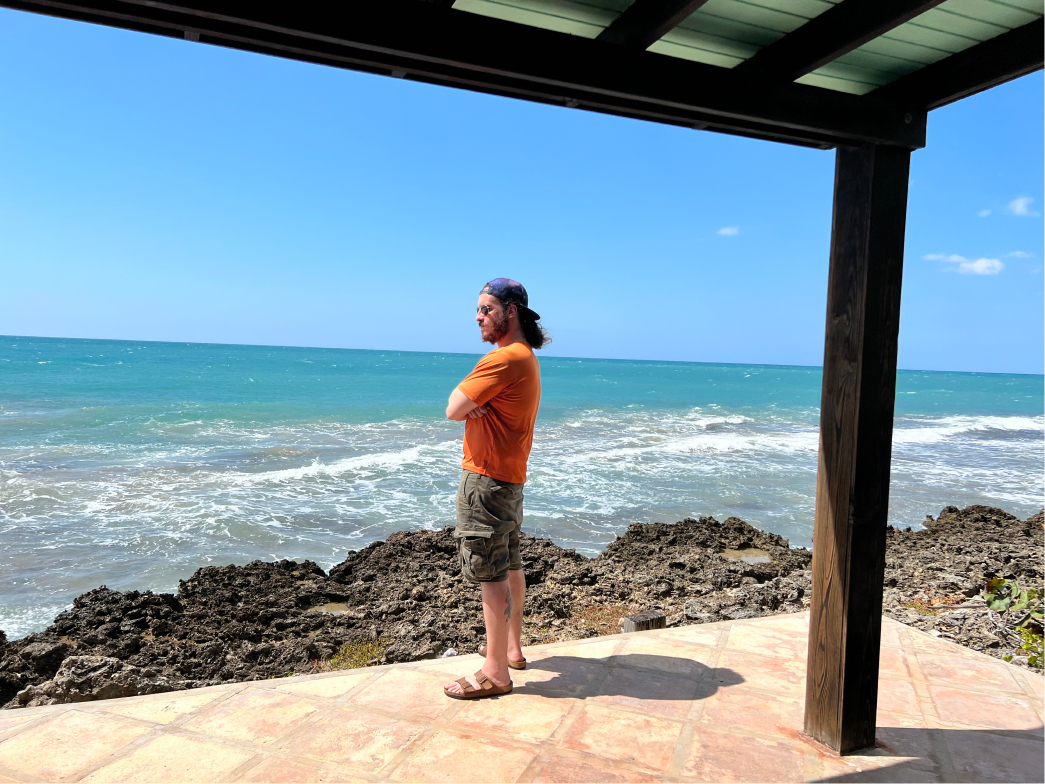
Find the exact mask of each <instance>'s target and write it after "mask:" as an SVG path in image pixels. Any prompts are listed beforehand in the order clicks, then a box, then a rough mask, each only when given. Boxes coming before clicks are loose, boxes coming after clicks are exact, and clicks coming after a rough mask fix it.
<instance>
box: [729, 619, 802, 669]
mask: <svg viewBox="0 0 1045 784" xmlns="http://www.w3.org/2000/svg"><path fill="white" fill-rule="evenodd" d="M806 645H807V638H806V634H805V633H804V632H799V631H791V630H789V629H779V628H778V629H773V628H772V627H769V628H764V627H762V626H760V625H755V624H742V623H735V624H733V628H732V629H730V630H729V638H728V639H727V640H726V648H727V650H738V651H748V652H749V653H755V654H758V655H760V656H784V657H787V658H789V659H793V658H797V659H801V660H803V661H804V660H805V656H806Z"/></svg>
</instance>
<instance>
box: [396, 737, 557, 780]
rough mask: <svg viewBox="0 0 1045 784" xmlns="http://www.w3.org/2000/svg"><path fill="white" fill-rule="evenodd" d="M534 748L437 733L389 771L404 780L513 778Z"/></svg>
mask: <svg viewBox="0 0 1045 784" xmlns="http://www.w3.org/2000/svg"><path fill="white" fill-rule="evenodd" d="M536 756H537V749H536V748H535V747H528V746H515V745H510V744H507V743H504V742H502V741H498V740H495V739H491V738H489V737H478V736H474V735H469V734H467V733H459V732H450V731H448V730H443V731H441V732H437V733H436V734H435V735H433V736H432V737H431V738H429V739H428V741H427V742H425V743H424V745H422V746H421V747H420V748H419V749H418V750H417V751H415V752H414V753H413V754H412V755H411V756H410V757H408V758H407V759H406V760H405V761H404V762H403V763H402V764H401V765H399V767H397V768H396V769H395V770H394V771H393V772H392V778H393V779H394V780H396V781H404V782H447V784H449V783H450V782H484V781H494V782H501V781H505V782H507V781H515V780H516V779H518V778H519V776H521V775H522V773H523V771H524V770H526V766H527V765H529V764H530V763H531V762H532V761H533V759H534V757H536Z"/></svg>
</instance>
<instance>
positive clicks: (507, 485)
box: [454, 471, 523, 583]
mask: <svg viewBox="0 0 1045 784" xmlns="http://www.w3.org/2000/svg"><path fill="white" fill-rule="evenodd" d="M522 490H523V486H522V485H516V484H512V483H511V482H502V481H500V480H499V479H492V478H490V477H488V476H483V475H482V474H477V473H474V472H473V471H464V472H462V474H461V484H460V486H459V487H458V488H457V530H456V531H455V532H454V536H455V537H456V538H457V552H458V554H459V556H460V559H461V573H462V574H463V575H464V577H465V579H466V580H468V581H469V582H473V583H499V582H501V581H502V580H507V579H508V570H509V569H512V570H517V569H522V558H521V557H520V555H519V531H521V530H522V517H523V493H522Z"/></svg>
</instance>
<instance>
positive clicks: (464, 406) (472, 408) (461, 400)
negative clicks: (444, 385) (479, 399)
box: [446, 387, 488, 422]
mask: <svg viewBox="0 0 1045 784" xmlns="http://www.w3.org/2000/svg"><path fill="white" fill-rule="evenodd" d="M487 410H488V409H487V408H486V406H477V405H476V404H475V403H474V402H473V401H472V400H470V399H469V398H468V396H467V395H465V393H464V392H462V391H461V390H460V389H457V388H456V387H455V388H454V391H453V392H451V393H450V401H449V402H448V403H447V404H446V418H447V419H452V420H454V421H455V422H463V421H464V420H465V419H478V418H479V417H481V416H483V415H484V414H486V412H487Z"/></svg>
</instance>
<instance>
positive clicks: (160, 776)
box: [80, 735, 254, 784]
mask: <svg viewBox="0 0 1045 784" xmlns="http://www.w3.org/2000/svg"><path fill="white" fill-rule="evenodd" d="M252 756H254V755H253V754H252V753H251V752H249V751H244V750H242V749H238V748H236V747H234V746H229V745H227V744H224V743H214V742H211V741H203V740H198V739H196V738H188V737H185V736H182V735H161V736H160V737H158V738H154V739H153V740H150V741H149V742H148V743H145V744H143V745H141V746H138V747H137V748H135V749H134V750H133V751H131V752H130V753H129V754H126V755H124V756H122V757H120V758H119V759H117V760H115V761H114V762H110V763H109V764H108V765H106V766H104V767H102V768H99V769H98V770H96V771H94V772H93V773H92V774H91V775H89V776H86V777H84V778H82V779H80V780H81V781H84V782H124V781H129V782H136V781H147V782H155V784H164V783H165V782H180V781H184V782H201V783H202V782H210V781H217V780H218V779H221V778H224V777H225V776H227V775H228V774H229V773H231V772H232V771H233V770H235V769H236V768H238V767H239V766H240V765H242V764H243V763H244V762H246V761H247V760H249V759H250V758H251V757H252Z"/></svg>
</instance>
